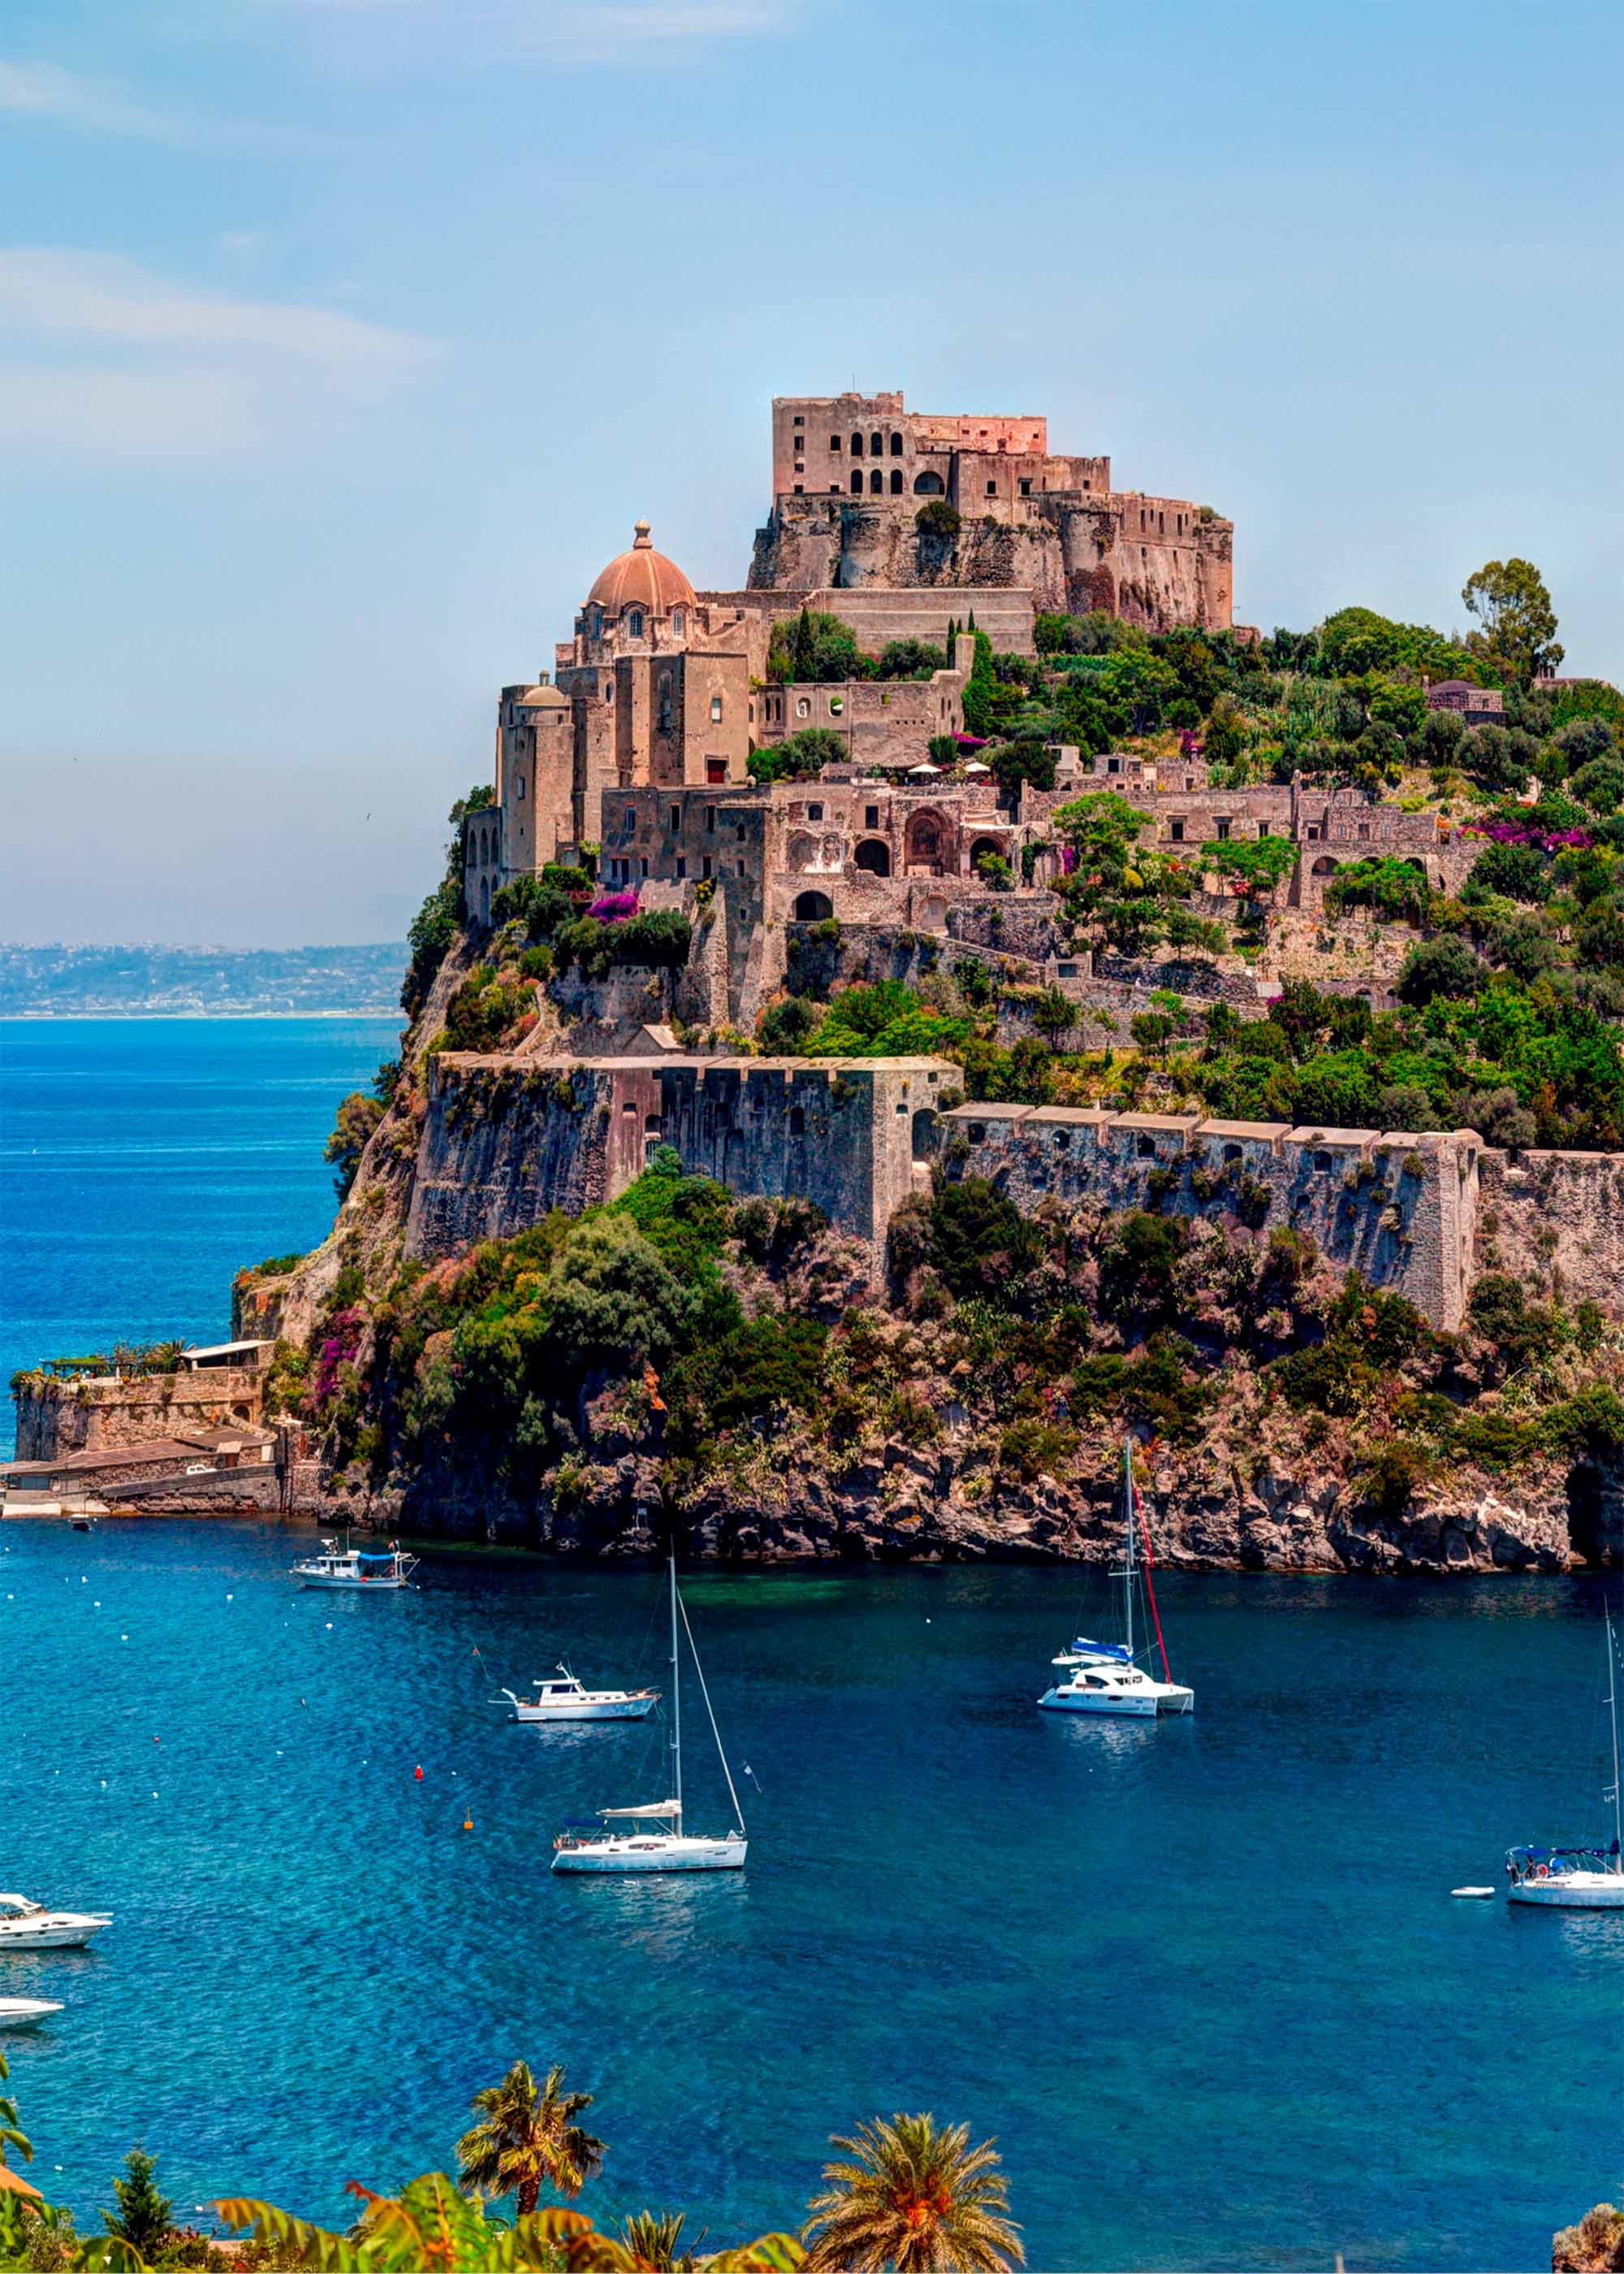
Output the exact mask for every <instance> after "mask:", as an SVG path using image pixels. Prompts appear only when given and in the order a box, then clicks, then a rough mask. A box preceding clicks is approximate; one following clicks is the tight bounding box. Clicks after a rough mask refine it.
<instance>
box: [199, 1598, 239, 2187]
mask: <svg viewBox="0 0 1624 2274" xmlns="http://www.w3.org/2000/svg"><path fill="white" fill-rule="evenodd" d="M226 1600H227V1602H228V1603H234V1602H236V1600H237V1597H236V1596H235V1595H228V1596H227V1597H226ZM199 2208H201V2206H200V2205H199Z"/></svg>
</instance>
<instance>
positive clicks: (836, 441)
mask: <svg viewBox="0 0 1624 2274" xmlns="http://www.w3.org/2000/svg"><path fill="white" fill-rule="evenodd" d="M829 447H830V448H831V450H832V451H834V452H835V454H836V456H838V455H839V449H840V437H839V436H838V434H831V436H830V438H829Z"/></svg>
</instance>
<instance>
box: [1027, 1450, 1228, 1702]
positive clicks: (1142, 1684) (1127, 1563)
mask: <svg viewBox="0 0 1624 2274" xmlns="http://www.w3.org/2000/svg"><path fill="white" fill-rule="evenodd" d="M1122 1471H1123V1502H1124V1511H1125V1515H1126V1519H1127V1536H1126V1541H1125V1545H1124V1550H1123V1560H1122V1562H1121V1563H1120V1564H1119V1565H1118V1566H1117V1567H1116V1573H1115V1575H1114V1576H1115V1577H1117V1578H1118V1579H1120V1580H1121V1582H1122V1610H1123V1639H1122V1641H1121V1642H1095V1641H1094V1640H1093V1639H1092V1638H1090V1637H1088V1636H1086V1635H1079V1637H1078V1638H1076V1640H1075V1641H1073V1642H1072V1643H1071V1645H1069V1646H1068V1647H1067V1648H1066V1649H1065V1650H1063V1651H1061V1652H1059V1653H1057V1654H1056V1657H1055V1658H1053V1659H1052V1660H1050V1664H1051V1665H1054V1666H1056V1667H1059V1668H1061V1669H1062V1671H1063V1675H1064V1679H1063V1680H1061V1681H1058V1682H1054V1683H1050V1684H1049V1688H1048V1689H1047V1690H1045V1691H1044V1692H1043V1695H1042V1696H1041V1698H1039V1699H1038V1704H1039V1705H1040V1706H1041V1707H1042V1708H1043V1710H1044V1711H1045V1712H1046V1713H1112V1714H1121V1715H1126V1716H1130V1717H1136V1718H1138V1719H1139V1720H1141V1721H1154V1719H1155V1718H1156V1716H1157V1714H1159V1713H1192V1712H1193V1710H1194V1707H1195V1692H1194V1690H1192V1689H1190V1688H1189V1687H1188V1686H1187V1685H1186V1684H1185V1683H1182V1682H1175V1681H1174V1679H1173V1670H1172V1668H1171V1667H1170V1666H1169V1663H1168V1654H1167V1644H1166V1643H1165V1641H1164V1640H1163V1639H1162V1615H1161V1613H1160V1611H1159V1610H1158V1609H1157V1608H1156V1593H1155V1586H1154V1581H1153V1580H1152V1578H1151V1567H1150V1534H1149V1531H1148V1529H1147V1526H1146V1524H1145V1518H1144V1510H1142V1508H1141V1507H1140V1505H1139V1487H1138V1486H1137V1485H1136V1484H1135V1483H1134V1481H1133V1446H1132V1440H1131V1439H1130V1440H1124V1444H1123V1449H1122ZM1141 1542H1142V1543H1143V1547H1142V1552H1141V1546H1140V1543H1141ZM1141 1590H1142V1591H1143V1593H1144V1594H1145V1597H1146V1600H1147V1607H1148V1610H1149V1616H1150V1623H1151V1624H1152V1626H1153V1628H1154V1634H1155V1641H1156V1648H1157V1650H1158V1652H1159V1653H1160V1654H1161V1659H1162V1679H1161V1680H1160V1681H1158V1680H1157V1679H1156V1677H1155V1676H1154V1675H1153V1674H1148V1673H1147V1672H1146V1670H1145V1668H1143V1667H1142V1666H1140V1665H1139V1659H1138V1653H1137V1652H1136V1651H1135V1648H1134V1639H1133V1611H1134V1604H1135V1601H1136V1600H1137V1599H1138V1597H1139V1593H1140V1592H1141Z"/></svg>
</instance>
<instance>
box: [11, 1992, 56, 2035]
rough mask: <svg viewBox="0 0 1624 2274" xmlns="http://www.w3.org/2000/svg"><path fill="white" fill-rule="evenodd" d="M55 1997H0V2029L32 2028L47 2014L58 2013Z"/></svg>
mask: <svg viewBox="0 0 1624 2274" xmlns="http://www.w3.org/2000/svg"><path fill="white" fill-rule="evenodd" d="M61 2011H62V2001H61V1999H57V1998H0V2029H34V2028H35V2027H37V2025H38V2024H39V2023H40V2022H42V2021H43V2020H44V2019H45V2016H46V2015H47V2014H60V2013H61Z"/></svg>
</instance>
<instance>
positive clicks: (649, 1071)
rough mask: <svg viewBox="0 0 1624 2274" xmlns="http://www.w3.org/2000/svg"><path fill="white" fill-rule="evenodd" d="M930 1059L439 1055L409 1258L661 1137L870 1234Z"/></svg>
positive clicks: (597, 1185)
mask: <svg viewBox="0 0 1624 2274" xmlns="http://www.w3.org/2000/svg"><path fill="white" fill-rule="evenodd" d="M958 1083H959V1072H958V1069H957V1068H956V1067H954V1066H951V1065H947V1064H945V1062H944V1061H943V1060H941V1059H938V1058H887V1059H885V1060H883V1061H882V1062H877V1063H876V1061H874V1060H872V1059H854V1060H846V1059H804V1058H801V1059H784V1058H778V1059H774V1058H600V1059H595V1060H553V1061H550V1062H547V1063H546V1064H545V1065H542V1064H539V1063H537V1064H532V1065H527V1066H523V1067H521V1066H516V1065H514V1064H513V1062H512V1061H510V1060H506V1059H502V1058H477V1057H474V1056H471V1055H467V1054H452V1053H445V1054H442V1055H441V1056H440V1058H438V1059H437V1060H436V1062H435V1069H434V1074H433V1078H432V1084H431V1088H430V1095H429V1110H428V1118H427V1119H426V1121H425V1126H424V1132H423V1138H422V1141H421V1146H420V1149H419V1153H418V1162H417V1180H416V1184H415V1186H414V1189H413V1193H412V1201H411V1211H410V1218H409V1220H408V1224H407V1235H406V1239H407V1252H408V1253H409V1254H412V1255H418V1256H425V1255H445V1254H455V1253H459V1252H461V1251H462V1250H464V1249H466V1248H468V1247H469V1246H472V1245H473V1244H474V1243H475V1242H476V1241H477V1240H480V1239H511V1238H512V1237H513V1236H514V1235H515V1233H516V1232H520V1231H525V1230H526V1229H528V1227H529V1226H530V1225H531V1224H537V1223H538V1222H539V1221H540V1219H541V1218H542V1217H543V1216H545V1215H546V1214H547V1213H548V1211H549V1210H550V1209H555V1208H557V1209H564V1210H566V1211H567V1212H568V1213H569V1214H570V1215H577V1214H579V1213H580V1211H581V1210H582V1209H584V1208H588V1207H590V1206H592V1205H593V1204H594V1203H596V1202H599V1201H609V1200H613V1199H614V1198H615V1197H616V1196H617V1195H618V1194H619V1193H622V1192H624V1191H625V1189H626V1187H627V1186H628V1185H629V1184H630V1183H631V1182H632V1180H633V1178H635V1177H636V1176H638V1175H639V1174H640V1173H641V1172H642V1171H643V1167H644V1165H645V1163H647V1161H648V1159H649V1157H650V1155H651V1154H652V1153H653V1152H654V1151H655V1150H656V1148H658V1147H659V1146H661V1145H671V1146H673V1147H674V1148H675V1149H676V1150H677V1152H678V1153H679V1154H680V1156H681V1159H682V1163H683V1166H684V1168H685V1169H687V1170H688V1171H690V1172H691V1173H693V1174H695V1175H702V1176H708V1177H714V1178H717V1179H718V1182H720V1183H722V1184H725V1185H726V1186H728V1187H729V1189H730V1190H731V1191H733V1192H735V1193H741V1194H759V1195H761V1196H763V1197H764V1198H769V1199H775V1200H804V1201H811V1202H812V1203H813V1204H814V1205H815V1206H816V1207H818V1208H821V1209H823V1212H824V1214H825V1215H826V1216H828V1217H829V1220H830V1222H831V1224H833V1225H834V1226H835V1227H836V1229H837V1230H838V1231H846V1232H850V1233H853V1234H854V1235H855V1236H856V1237H857V1238H858V1239H865V1240H867V1241H868V1242H869V1244H870V1246H871V1247H872V1249H873V1251H874V1254H875V1260H876V1269H878V1265H879V1261H880V1259H881V1256H882V1254H883V1245H884V1239H885V1231H886V1227H887V1225H888V1224H889V1223H890V1221H891V1214H892V1211H893V1210H894V1209H896V1208H898V1206H899V1205H900V1203H901V1202H902V1201H904V1200H906V1198H907V1196H908V1194H909V1193H911V1192H912V1191H913V1190H914V1186H915V1182H916V1179H917V1177H918V1176H919V1175H920V1174H921V1173H922V1172H923V1171H922V1164H923V1163H924V1161H925V1159H926V1158H927V1156H928V1154H929V1143H930V1139H931V1135H932V1133H933V1131H934V1127H935V1123H936V1106H937V1103H938V1101H939V1099H940V1097H941V1095H942V1092H943V1089H944V1088H950V1087H951V1088H954V1089H957V1087H958Z"/></svg>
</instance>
